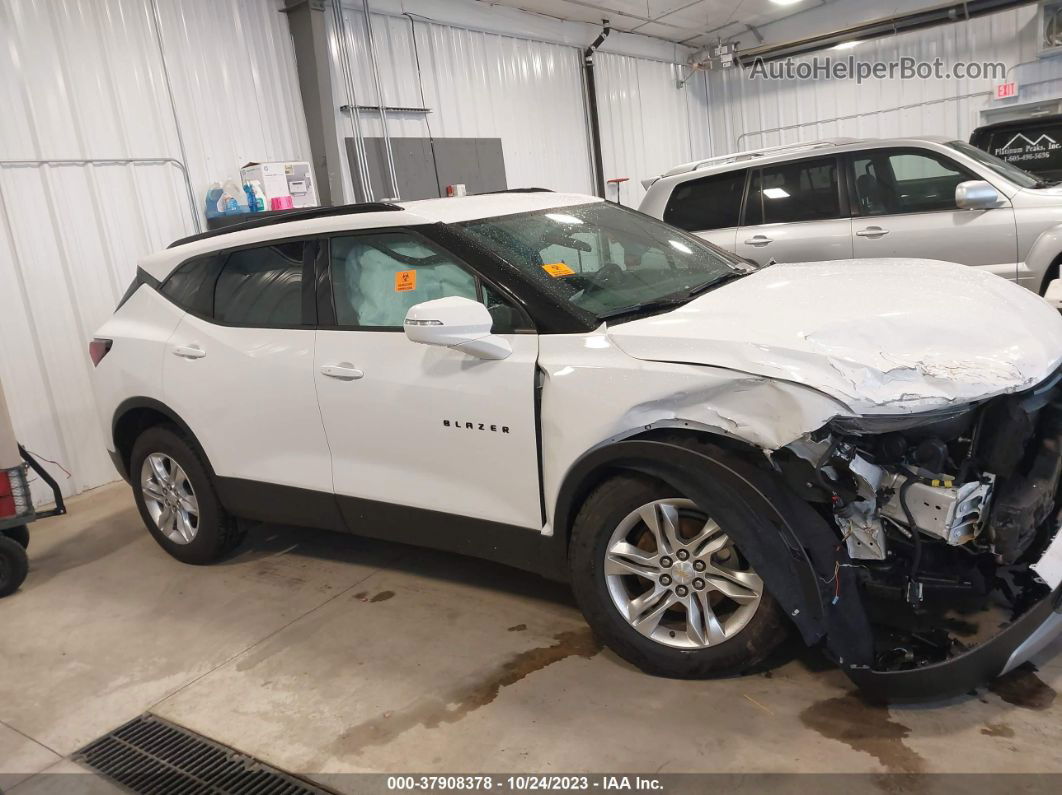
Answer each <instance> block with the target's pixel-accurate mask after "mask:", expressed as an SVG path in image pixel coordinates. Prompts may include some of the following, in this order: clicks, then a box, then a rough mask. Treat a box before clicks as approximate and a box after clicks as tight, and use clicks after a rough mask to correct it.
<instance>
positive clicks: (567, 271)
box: [542, 262, 575, 279]
mask: <svg viewBox="0 0 1062 795" xmlns="http://www.w3.org/2000/svg"><path fill="white" fill-rule="evenodd" d="M542 270H544V271H545V272H546V273H548V274H549V275H550V276H552V277H553V278H554V279H559V278H560V277H561V276H571V275H572V274H573V273H575V271H573V270H572V269H571V268H569V267H568V266H567V265H565V264H564V263H563V262H551V263H549V264H547V265H543V266H542Z"/></svg>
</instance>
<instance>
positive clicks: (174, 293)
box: [122, 254, 221, 318]
mask: <svg viewBox="0 0 1062 795" xmlns="http://www.w3.org/2000/svg"><path fill="white" fill-rule="evenodd" d="M220 262H221V258H220V257H218V256H216V255H213V254H211V255H209V256H206V257H196V258H195V259H191V260H188V261H187V262H185V263H182V264H181V265H179V266H178V267H177V269H176V270H174V271H173V273H171V274H170V275H169V277H168V278H167V279H166V282H165V284H163V285H162V294H163V295H165V296H166V297H167V298H169V299H170V300H171V301H173V302H174V303H175V304H177V306H179V307H181V309H184V310H185V311H188V312H191V313H192V314H195V315H199V316H200V317H207V318H209V317H212V316H213V314H214V283H215V282H216V281H217V278H218V266H219V264H220ZM122 300H123V301H124V300H125V299H122Z"/></svg>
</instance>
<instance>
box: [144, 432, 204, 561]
mask: <svg viewBox="0 0 1062 795" xmlns="http://www.w3.org/2000/svg"><path fill="white" fill-rule="evenodd" d="M140 490H141V492H142V493H143V496H144V505H146V506H147V510H148V513H149V514H150V515H151V519H152V521H154V522H155V526H156V527H158V529H159V531H160V532H161V533H162V534H163V535H164V536H166V538H168V539H169V540H170V541H172V542H173V543H175V544H190V543H191V542H192V541H193V540H194V539H195V536H196V533H197V532H198V531H199V501H198V500H197V499H196V496H195V489H193V488H192V482H191V481H190V480H189V479H188V475H187V474H186V473H185V471H184V470H183V469H182V468H181V465H180V464H178V463H177V462H176V461H175V460H174V459H173V458H171V457H170V456H168V455H166V454H165V453H151V454H150V455H148V457H147V458H145V459H144V464H143V466H142V467H141V470H140Z"/></svg>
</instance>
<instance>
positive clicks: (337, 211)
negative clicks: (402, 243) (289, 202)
mask: <svg viewBox="0 0 1062 795" xmlns="http://www.w3.org/2000/svg"><path fill="white" fill-rule="evenodd" d="M404 209H405V208H404V207H399V206H398V205H397V204H390V203H388V202H363V203H362V204H340V205H338V206H335V207H311V208H309V209H306V210H280V211H275V212H270V213H269V214H268V215H264V216H262V217H260V218H254V217H253V216H252V217H251V219H250V220H247V221H244V222H242V223H239V224H232V225H231V226H223V227H221V228H220V229H211V230H210V231H209V232H200V233H199V234H198V235H189V236H188V237H182V238H181V239H180V240H174V241H173V242H172V243H170V244H169V245H168V246H167V247H166V248H173V247H174V246H183V245H184V244H185V243H193V242H195V241H197V240H206V239H207V238H211V237H217V236H218V235H227V234H229V233H230V232H242V231H243V230H245V229H258V228H259V227H262V226H273V225H274V224H285V223H287V222H288V221H306V220H309V219H311V218H327V217H329V216H333V215H355V214H357V213H381V212H394V211H396V210H397V211H401V210H404Z"/></svg>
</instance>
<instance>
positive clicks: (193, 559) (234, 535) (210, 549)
mask: <svg viewBox="0 0 1062 795" xmlns="http://www.w3.org/2000/svg"><path fill="white" fill-rule="evenodd" d="M152 453H163V454H165V455H167V456H169V457H170V458H172V459H173V460H174V461H176V462H177V463H178V464H179V465H180V467H181V468H182V469H183V470H184V472H185V473H186V475H187V476H188V481H189V482H190V483H191V486H192V488H193V490H194V492H195V497H196V500H197V502H198V507H199V515H198V526H197V527H196V532H195V536H194V538H193V539H192V540H191V541H190V542H188V543H184V544H179V543H176V542H174V541H172V540H170V539H169V538H168V537H167V536H166V535H165V534H164V533H163V532H162V531H161V530H160V529H159V527H158V525H157V524H156V522H155V520H154V519H153V518H152V516H151V513H150V511H149V510H148V507H147V503H146V501H145V497H144V491H143V487H142V485H141V481H142V476H141V473H142V470H143V466H144V461H145V460H146V459H147V457H148V456H149V455H151V454H152ZM129 476H130V477H129V479H130V482H131V483H132V484H133V494H134V496H135V498H136V505H137V508H138V509H139V510H140V517H141V518H142V519H143V520H144V524H145V525H146V526H147V529H148V530H149V531H150V532H151V535H152V536H153V537H154V539H155V541H157V542H158V544H159V546H160V547H162V548H163V549H165V550H166V551H167V552H169V553H170V555H172V556H173V557H175V558H177V560H179V561H181V562H182V563H191V564H194V565H197V566H201V565H205V564H208V563H214V562H216V561H218V560H220V559H222V558H224V557H225V556H226V555H228V554H229V553H230V552H232V550H234V549H235V548H236V547H238V546H239V545H240V543H241V542H242V541H243V539H244V535H245V532H244V531H243V529H242V528H241V527H240V524H239V522H237V521H236V519H235V517H233V516H231V515H230V514H229V513H228V512H227V511H226V510H225V508H224V507H223V506H222V505H221V502H220V501H219V500H218V496H217V490H216V489H215V488H214V481H213V478H212V477H211V476H210V472H209V470H208V469H207V467H206V464H205V463H204V462H203V461H202V460H201V459H200V457H199V455H198V454H197V453H196V452H195V449H194V448H193V447H192V445H191V444H190V443H189V442H188V440H187V439H186V438H185V437H184V435H183V434H182V433H181V431H180V430H179V429H178V428H177V427H175V426H171V425H156V426H153V427H151V428H148V429H147V430H146V431H144V432H143V433H142V434H140V436H139V437H137V440H136V442H135V443H134V444H133V454H132V456H131V457H130V468H129Z"/></svg>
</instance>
